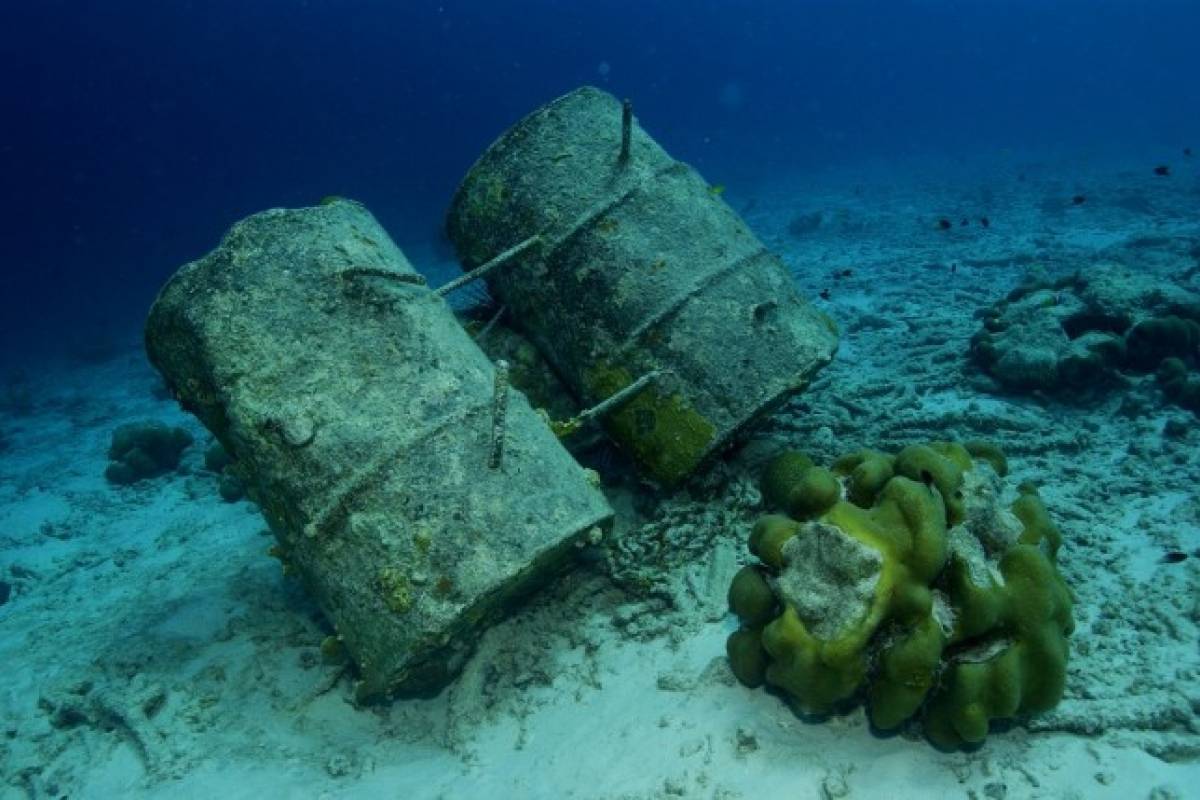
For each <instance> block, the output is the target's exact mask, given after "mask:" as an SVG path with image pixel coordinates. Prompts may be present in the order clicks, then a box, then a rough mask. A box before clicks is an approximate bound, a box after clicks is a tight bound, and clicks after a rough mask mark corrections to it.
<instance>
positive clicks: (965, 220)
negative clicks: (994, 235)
mask: <svg viewBox="0 0 1200 800" xmlns="http://www.w3.org/2000/svg"><path fill="white" fill-rule="evenodd" d="M958 224H959V225H961V226H962V227H964V228H965V227H967V226H968V225H970V224H971V220H969V219H967V218H966V217H963V218H962V222H960V223H958Z"/></svg>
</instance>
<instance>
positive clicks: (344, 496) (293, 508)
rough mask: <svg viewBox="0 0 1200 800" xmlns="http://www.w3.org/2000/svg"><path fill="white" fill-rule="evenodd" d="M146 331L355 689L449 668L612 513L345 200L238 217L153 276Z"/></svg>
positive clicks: (370, 692) (447, 672) (156, 360)
mask: <svg viewBox="0 0 1200 800" xmlns="http://www.w3.org/2000/svg"><path fill="white" fill-rule="evenodd" d="M146 346H147V350H148V352H149V355H150V360H151V361H152V362H153V364H154V365H155V367H157V368H158V370H159V371H160V372H161V373H162V374H163V376H164V378H165V379H166V381H167V383H168V384H169V385H170V387H171V388H172V389H173V391H174V392H175V393H176V396H177V397H178V398H179V400H180V402H181V403H182V404H183V406H184V407H185V408H187V409H188V410H190V411H192V412H193V413H195V414H196V415H197V416H198V417H199V418H200V420H201V421H202V422H203V423H204V424H205V426H207V427H208V429H209V430H211V431H212V432H213V434H214V435H216V437H217V438H218V439H219V440H220V442H221V444H223V445H224V446H225V448H226V450H227V451H228V452H229V453H230V454H231V456H232V457H233V459H234V465H235V469H236V473H237V474H238V475H239V476H240V477H241V478H242V479H243V480H244V481H245V483H246V484H247V486H248V487H249V493H250V496H251V497H252V499H254V500H255V502H257V503H258V504H259V506H260V507H261V508H262V511H263V514H264V515H265V516H266V518H267V520H268V522H269V523H270V526H271V529H272V530H273V531H274V533H275V535H276V537H277V538H278V541H279V544H278V548H277V553H278V555H279V557H280V558H281V559H282V560H283V562H284V564H285V567H286V568H287V569H290V570H292V571H294V572H295V573H296V574H298V575H299V576H300V577H301V578H302V579H303V581H304V583H305V585H306V586H307V588H308V589H309V590H310V591H311V593H312V594H313V595H314V596H315V598H316V599H317V601H318V602H319V604H320V606H321V607H322V608H323V609H324V611H325V613H326V615H327V616H328V617H329V619H330V620H331V621H332V623H333V625H334V626H335V628H336V629H337V633H338V635H339V636H340V637H341V639H342V642H343V644H344V647H345V649H346V651H347V652H348V653H349V654H350V655H351V656H352V657H353V658H354V660H355V661H356V662H357V664H358V666H359V668H360V672H361V677H362V682H361V684H360V686H359V695H360V697H363V698H366V697H370V696H374V695H379V694H383V693H389V692H396V693H402V694H412V693H428V692H430V691H434V690H436V689H438V688H439V687H441V686H442V685H444V684H445V683H446V682H448V681H449V680H450V679H451V678H452V677H453V676H454V675H455V674H456V672H457V671H458V669H459V667H460V666H461V664H462V663H463V661H464V659H465V657H466V655H467V654H469V652H470V650H471V647H472V643H473V642H475V641H476V640H477V639H478V638H479V636H480V634H481V632H482V628H483V627H484V626H486V625H488V624H489V623H491V622H492V621H494V620H496V619H497V618H498V617H499V616H500V615H502V614H503V613H504V612H505V611H506V609H507V608H508V607H509V606H510V605H511V604H512V602H513V601H514V600H516V599H517V598H518V597H520V596H521V595H522V594H524V593H526V592H528V591H530V590H532V589H534V588H536V587H537V586H539V585H540V584H542V583H544V582H545V581H547V580H548V579H549V578H551V577H552V576H553V575H554V574H555V573H556V572H558V571H559V570H561V569H562V568H563V567H565V566H566V565H567V564H568V563H569V561H570V559H571V552H572V550H573V549H574V545H575V544H577V543H578V542H579V541H580V540H581V538H583V537H585V536H589V535H590V536H592V537H595V536H596V535H597V534H598V533H599V530H600V529H599V528H598V527H596V526H604V525H605V524H607V522H608V520H609V518H610V516H611V511H610V509H609V507H608V504H607V502H606V501H605V499H604V497H603V496H602V495H601V493H600V492H599V491H598V490H597V488H596V487H595V485H594V482H593V481H592V480H589V477H588V475H587V473H585V471H584V470H583V469H582V468H581V467H580V466H579V465H578V464H577V463H576V462H575V461H574V460H573V459H572V458H571V457H570V455H568V454H567V452H566V451H565V450H564V449H563V448H562V446H561V445H560V443H559V442H558V440H557V439H556V438H555V436H554V435H553V434H552V433H551V432H550V431H549V430H548V429H547V427H546V424H545V422H544V421H543V419H541V418H540V417H539V416H538V415H537V414H536V413H535V412H534V411H533V410H532V409H531V408H530V407H529V405H528V403H527V402H525V400H524V398H523V397H522V396H521V395H520V394H519V393H517V392H513V391H512V390H511V389H509V388H508V386H507V384H506V381H505V380H504V375H505V373H504V371H503V370H498V369H497V368H494V367H493V364H492V363H491V362H490V361H489V360H488V358H487V357H486V356H485V355H484V354H483V353H482V352H481V351H480V350H479V349H478V348H477V347H476V346H475V344H474V343H473V342H472V341H471V339H470V337H469V336H468V335H467V333H466V332H465V331H464V330H463V329H462V327H461V326H460V325H459V323H458V322H457V320H456V319H455V317H454V315H453V313H452V312H451V310H450V308H449V307H448V306H447V304H446V302H445V301H444V300H443V299H442V298H441V297H440V296H438V295H437V294H435V293H434V292H433V291H431V290H430V289H429V288H428V287H427V286H425V283H424V280H423V279H422V278H421V276H420V275H419V274H418V273H417V272H416V271H415V270H414V269H413V268H412V266H411V265H410V264H409V262H408V261H407V259H405V257H404V255H403V254H402V253H401V252H400V250H399V249H397V247H396V246H395V245H394V244H393V243H392V241H391V240H390V239H389V238H388V235H387V234H386V233H385V232H384V230H383V229H382V228H381V227H380V226H379V224H378V223H377V222H376V221H375V219H374V218H373V217H372V216H371V214H370V213H368V212H367V210H366V209H364V208H363V207H362V206H360V205H358V204H356V203H352V202H348V201H337V202H331V203H329V204H328V205H323V206H321V207H317V208H304V209H296V210H272V211H266V212H263V213H261V214H256V215H254V216H252V217H249V218H248V219H246V220H244V221H242V222H240V223H238V224H237V225H235V226H234V227H233V228H232V229H231V230H230V231H229V233H228V234H227V235H226V236H225V238H224V240H223V241H222V242H221V245H220V246H219V247H218V248H217V249H216V250H215V251H213V252H212V253H210V254H209V255H207V256H205V257H204V258H202V259H200V260H199V261H196V262H194V263H191V264H188V265H186V266H184V267H183V268H181V269H180V270H179V271H178V273H176V275H175V276H174V277H173V278H172V279H171V280H170V282H169V283H168V284H167V285H166V287H165V288H164V289H163V290H162V292H161V293H160V295H159V297H158V299H157V300H156V302H155V303H154V306H153V308H152V309H151V311H150V317H149V320H148V322H147V325H146Z"/></svg>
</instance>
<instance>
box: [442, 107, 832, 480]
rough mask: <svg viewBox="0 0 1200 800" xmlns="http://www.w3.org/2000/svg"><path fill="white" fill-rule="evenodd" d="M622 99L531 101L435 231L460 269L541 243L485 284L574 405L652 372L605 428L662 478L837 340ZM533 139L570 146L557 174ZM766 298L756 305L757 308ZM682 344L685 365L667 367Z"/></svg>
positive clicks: (808, 374)
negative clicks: (570, 156) (444, 237)
mask: <svg viewBox="0 0 1200 800" xmlns="http://www.w3.org/2000/svg"><path fill="white" fill-rule="evenodd" d="M627 108H628V106H626V105H624V104H622V103H620V102H619V101H618V100H617V98H616V97H614V96H612V95H610V94H608V93H607V92H603V91H601V90H599V89H596V88H594V87H582V88H580V89H577V90H575V91H573V92H570V93H568V94H566V95H564V96H562V97H560V98H558V99H556V100H553V101H551V102H550V103H548V104H547V105H545V106H543V107H541V108H539V109H536V110H534V111H533V112H532V113H530V114H529V115H527V116H526V117H525V118H524V119H522V120H520V121H519V122H517V123H516V124H515V125H513V126H512V127H511V128H510V129H509V130H508V131H507V132H506V133H504V134H502V135H501V136H500V138H499V139H497V140H496V141H495V142H494V143H493V144H492V145H491V146H490V147H489V148H488V149H487V150H486V151H485V152H484V153H483V154H482V155H481V156H480V158H479V160H478V161H477V162H476V163H475V164H474V166H472V167H471V169H470V171H469V172H468V173H467V175H466V177H465V178H464V179H463V181H462V184H461V185H460V186H459V188H458V190H457V191H456V193H455V195H454V199H453V200H452V202H451V206H450V209H449V211H448V213H447V217H446V230H447V234H448V235H449V238H450V240H451V241H452V242H453V243H454V244H455V246H456V248H457V250H458V253H459V255H460V257H461V260H462V261H463V264H464V266H465V267H466V268H470V267H472V266H473V265H475V264H478V263H481V262H482V261H484V260H485V259H487V258H489V257H490V256H491V254H493V253H495V252H498V251H500V250H502V249H504V248H505V247H506V246H508V245H509V244H510V243H511V242H512V241H513V240H514V239H519V238H521V237H525V236H540V237H542V239H543V240H544V241H545V247H541V248H538V250H537V251H536V252H530V253H527V254H522V255H521V256H520V257H519V258H518V259H515V263H514V264H513V265H512V266H511V268H509V269H505V270H503V271H500V272H498V273H495V274H493V275H491V276H489V278H488V281H487V284H488V289H489V292H490V294H491V296H492V297H493V298H495V299H496V300H497V301H498V302H501V303H503V304H505V305H507V306H508V307H509V308H510V309H511V313H512V316H511V318H512V319H517V320H520V327H521V329H522V333H524V334H525V335H526V336H527V338H528V339H529V341H530V342H531V343H532V344H533V346H534V347H535V348H537V350H538V351H539V352H541V353H542V355H543V356H544V357H545V358H546V360H547V361H548V362H550V363H551V364H553V365H554V368H555V370H556V372H557V373H558V374H559V376H560V377H561V378H562V380H563V383H564V384H566V386H567V387H568V388H569V389H570V390H571V392H572V394H573V395H574V396H575V397H576V399H577V400H579V401H580V402H581V404H582V405H584V406H594V405H596V404H598V403H600V402H602V401H603V400H605V399H606V398H608V397H609V396H611V395H613V394H614V393H616V392H618V391H620V390H621V389H624V388H625V387H626V386H628V385H629V384H630V383H632V382H633V381H634V380H635V379H636V378H637V376H639V375H645V374H647V373H652V372H658V373H660V378H659V380H657V381H655V383H654V384H653V385H652V386H649V387H647V388H646V390H645V391H643V392H641V393H640V394H638V396H637V397H635V398H633V399H632V400H631V401H630V402H629V403H628V404H626V405H624V406H622V407H621V408H620V409H617V410H616V411H614V412H613V413H611V414H609V415H606V416H605V417H604V419H603V425H604V428H605V430H606V431H607V432H608V434H609V436H610V437H611V438H612V439H613V441H614V442H615V443H616V444H617V446H618V447H620V448H622V449H623V450H625V451H626V452H627V453H628V454H629V455H630V457H631V459H632V460H633V461H634V463H635V464H637V466H638V468H639V470H640V472H641V474H642V476H643V477H645V478H647V479H649V480H650V481H652V482H655V483H658V484H660V485H664V486H669V485H676V484H679V483H681V482H682V481H684V480H686V479H687V478H688V477H690V476H691V475H692V474H693V473H694V472H695V471H696V470H697V469H698V468H699V467H700V466H701V465H702V464H703V463H704V462H705V461H706V460H708V459H709V458H710V457H711V456H713V455H715V454H716V453H718V452H720V451H721V450H722V449H723V448H724V446H725V445H726V443H727V442H728V441H729V440H730V439H731V437H733V436H734V435H735V434H736V433H737V432H738V431H740V430H742V429H744V427H745V425H746V424H747V423H748V422H749V421H750V420H752V419H754V418H755V417H756V416H757V415H758V414H759V413H761V412H763V411H765V410H766V409H768V408H772V407H774V406H775V405H776V404H777V403H778V402H779V401H781V400H783V399H784V398H785V397H787V396H790V395H793V394H795V393H797V392H799V391H800V390H802V388H803V387H804V386H805V385H806V384H807V383H808V382H809V380H811V378H812V377H813V375H814V374H815V373H816V372H817V371H818V370H819V369H821V368H822V367H824V366H825V364H827V363H829V361H830V360H831V359H832V357H833V354H834V352H835V350H836V348H837V334H836V326H835V325H833V323H832V320H830V319H829V318H828V317H827V316H826V315H824V314H823V313H821V312H819V311H817V310H816V309H815V308H814V307H813V306H812V305H811V304H809V303H808V302H807V301H805V300H804V299H803V298H802V297H801V296H800V295H799V292H798V290H797V288H796V285H795V282H794V281H793V280H792V279H791V277H790V276H789V275H788V273H787V270H786V268H785V267H784V265H783V264H782V263H781V262H780V261H779V259H778V258H777V257H776V256H775V255H773V254H772V253H771V252H770V251H769V250H767V248H766V247H765V246H764V245H763V244H762V243H761V242H760V241H759V240H758V239H757V238H756V237H755V236H754V234H753V233H752V232H751V231H750V230H749V229H748V228H747V227H746V225H745V223H744V222H743V221H742V220H741V219H740V218H739V217H738V216H737V214H736V213H735V212H734V211H733V209H732V208H730V207H729V206H728V205H727V204H726V203H723V202H721V203H719V202H713V198H712V194H711V192H710V191H709V189H710V185H709V184H708V182H707V181H705V180H704V179H703V178H702V177H701V176H700V175H699V174H698V173H696V171H695V170H693V169H692V168H691V167H689V166H687V165H686V164H683V163H681V162H679V161H676V160H675V159H673V158H672V157H671V156H670V155H669V154H668V153H666V152H665V151H664V150H663V149H662V147H660V146H659V144H658V143H657V142H655V141H654V139H653V138H651V137H650V136H649V135H648V134H647V133H646V132H645V131H644V130H643V129H642V128H641V126H640V125H637V124H635V123H634V121H633V120H632V114H631V113H626V110H627ZM618 119H620V122H621V127H620V132H619V134H618V129H617V121H618ZM618 136H619V137H620V145H618ZM618 147H619V151H618ZM547 149H548V150H549V151H550V152H558V151H560V150H563V149H570V150H572V151H573V152H576V153H578V154H579V155H578V158H577V159H574V160H573V161H572V162H571V164H572V168H571V169H564V168H563V167H562V166H560V165H554V164H548V163H546V162H545V160H544V159H543V158H542V156H541V154H542V153H543V152H544V151H545V150H547ZM618 152H620V154H621V155H618ZM626 152H628V155H625V153H626ZM614 158H615V160H616V162H617V163H616V164H614V163H613V162H614ZM576 164H577V165H578V166H575V165H576ZM588 165H590V166H588ZM665 253H670V257H664V254H665ZM714 253H719V254H720V255H719V256H717V257H714V255H713V254H714ZM644 267H648V268H644ZM772 299H773V300H776V301H777V304H776V305H774V306H772V307H771V312H770V314H767V315H763V314H761V313H755V312H754V309H756V308H758V309H761V308H762V307H763V306H762V303H763V302H764V301H766V300H772ZM718 330H719V331H720V335H719V336H718V335H716V332H717V331H718ZM684 342H686V346H685V345H684V344H683V343H684ZM684 349H686V351H687V356H686V361H687V363H688V368H687V369H677V368H676V367H677V366H678V364H679V362H680V359H681V357H682V355H681V354H682V352H683V350H684ZM697 367H699V368H697ZM733 374H737V375H738V376H739V379H738V380H737V381H736V382H733V383H730V381H729V376H730V375H733Z"/></svg>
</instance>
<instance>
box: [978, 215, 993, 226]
mask: <svg viewBox="0 0 1200 800" xmlns="http://www.w3.org/2000/svg"><path fill="white" fill-rule="evenodd" d="M979 224H980V225H982V226H983V227H985V228H990V227H992V221H991V220H990V219H988V218H987V217H980V218H979Z"/></svg>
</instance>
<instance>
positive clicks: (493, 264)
mask: <svg viewBox="0 0 1200 800" xmlns="http://www.w3.org/2000/svg"><path fill="white" fill-rule="evenodd" d="M541 240H542V237H541V236H540V235H538V234H536V233H535V234H534V235H533V236H530V237H529V238H528V239H526V240H525V241H523V242H519V243H517V244H515V245H513V246H512V247H510V248H508V249H507V250H505V251H504V252H503V253H501V254H500V255H498V256H496V257H495V258H493V259H492V260H491V261H488V262H487V263H486V264H483V265H482V266H479V267H476V268H475V269H473V270H471V271H470V272H466V273H463V274H462V275H459V276H458V277H457V278H455V279H454V280H452V281H450V282H449V283H447V284H446V285H445V286H442V287H440V288H438V289H436V290H435V291H434V294H436V295H438V296H439V297H445V296H446V295H448V294H450V293H451V292H453V291H454V290H455V289H459V288H462V287H463V286H466V285H467V284H468V283H472V282H474V281H477V280H479V279H480V278H482V277H483V276H485V275H487V274H488V273H489V272H491V271H492V270H494V269H496V268H497V267H501V266H504V264H506V263H508V262H509V261H510V260H512V259H513V258H514V257H516V256H519V255H520V254H521V253H524V252H525V251H526V250H528V249H529V248H531V247H533V246H534V245H535V244H537V243H538V242H540V241H541Z"/></svg>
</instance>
